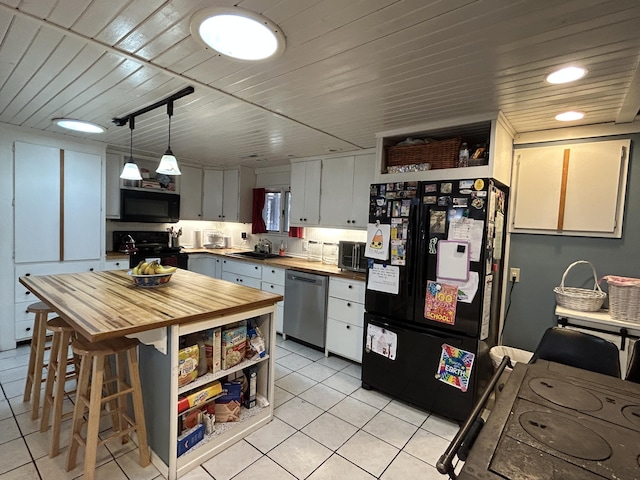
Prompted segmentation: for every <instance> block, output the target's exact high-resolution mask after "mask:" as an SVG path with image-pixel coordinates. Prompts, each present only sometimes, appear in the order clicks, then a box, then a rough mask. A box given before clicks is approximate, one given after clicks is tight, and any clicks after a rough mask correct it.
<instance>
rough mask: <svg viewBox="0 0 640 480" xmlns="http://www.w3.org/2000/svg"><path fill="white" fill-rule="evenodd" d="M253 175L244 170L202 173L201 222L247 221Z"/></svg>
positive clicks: (251, 198) (251, 171)
mask: <svg viewBox="0 0 640 480" xmlns="http://www.w3.org/2000/svg"><path fill="white" fill-rule="evenodd" d="M254 186H255V173H254V171H253V170H252V169H250V168H247V167H239V168H234V169H229V170H224V171H223V170H208V169H205V170H204V178H203V193H202V198H203V200H202V219H203V220H212V221H217V222H223V221H224V222H240V223H249V222H251V209H252V201H253V187H254Z"/></svg>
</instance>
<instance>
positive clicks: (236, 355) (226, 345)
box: [222, 325, 247, 370]
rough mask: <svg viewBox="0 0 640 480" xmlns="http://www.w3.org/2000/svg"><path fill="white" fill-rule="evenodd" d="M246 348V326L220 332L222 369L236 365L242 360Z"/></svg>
mask: <svg viewBox="0 0 640 480" xmlns="http://www.w3.org/2000/svg"><path fill="white" fill-rule="evenodd" d="M246 347H247V326H246V325H241V326H239V327H235V328H231V329H228V330H223V331H222V369H223V370H226V369H227V368H231V367H233V366H234V365H237V364H238V363H240V362H241V361H242V360H243V359H244V354H245V350H246Z"/></svg>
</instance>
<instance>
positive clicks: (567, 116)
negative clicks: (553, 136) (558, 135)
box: [556, 111, 584, 122]
mask: <svg viewBox="0 0 640 480" xmlns="http://www.w3.org/2000/svg"><path fill="white" fill-rule="evenodd" d="M583 118H584V113H582V112H574V111H571V112H563V113H559V114H558V115H556V120H558V121H560V122H571V121H574V120H582V119H583Z"/></svg>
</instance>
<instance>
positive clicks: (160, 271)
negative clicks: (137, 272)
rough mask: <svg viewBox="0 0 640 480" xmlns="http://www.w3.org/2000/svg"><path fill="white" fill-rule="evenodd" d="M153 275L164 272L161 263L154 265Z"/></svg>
mask: <svg viewBox="0 0 640 480" xmlns="http://www.w3.org/2000/svg"><path fill="white" fill-rule="evenodd" d="M153 273H156V274H157V273H163V272H162V267H161V266H160V264H159V263H156V264H154V265H153Z"/></svg>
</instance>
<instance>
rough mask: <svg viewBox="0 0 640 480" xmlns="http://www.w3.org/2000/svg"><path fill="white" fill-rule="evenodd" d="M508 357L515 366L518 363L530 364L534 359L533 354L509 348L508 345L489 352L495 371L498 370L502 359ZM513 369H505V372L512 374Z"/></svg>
mask: <svg viewBox="0 0 640 480" xmlns="http://www.w3.org/2000/svg"><path fill="white" fill-rule="evenodd" d="M505 356H508V357H509V358H510V359H511V365H513V366H515V364H516V363H518V362H520V363H528V362H529V360H531V357H533V352H529V351H527V350H520V349H519V348H515V347H507V346H506V345H496V346H495V347H491V349H490V350H489V358H491V363H493V369H494V371H496V370H498V367H499V366H500V362H502V358H503V357H505ZM510 371H511V368H509V367H507V368H505V372H510Z"/></svg>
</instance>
